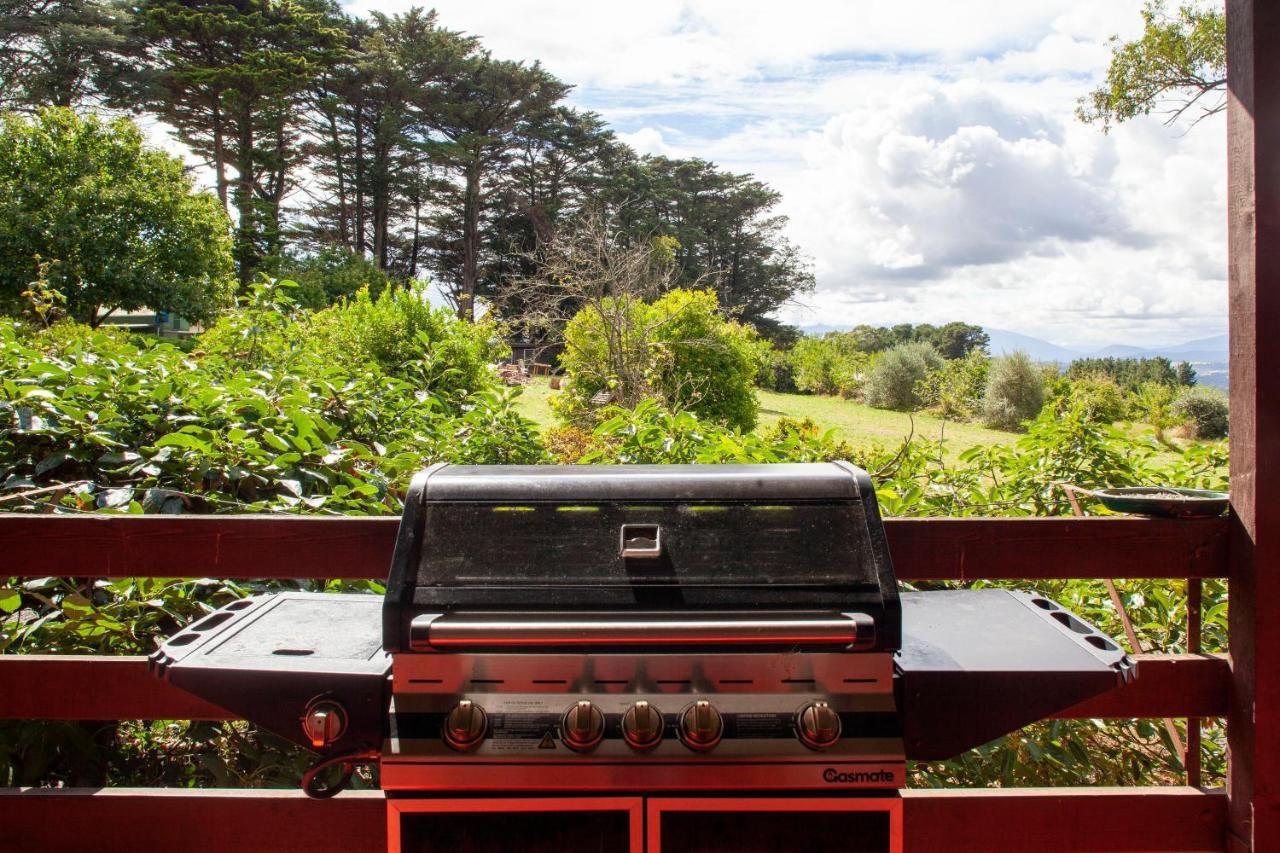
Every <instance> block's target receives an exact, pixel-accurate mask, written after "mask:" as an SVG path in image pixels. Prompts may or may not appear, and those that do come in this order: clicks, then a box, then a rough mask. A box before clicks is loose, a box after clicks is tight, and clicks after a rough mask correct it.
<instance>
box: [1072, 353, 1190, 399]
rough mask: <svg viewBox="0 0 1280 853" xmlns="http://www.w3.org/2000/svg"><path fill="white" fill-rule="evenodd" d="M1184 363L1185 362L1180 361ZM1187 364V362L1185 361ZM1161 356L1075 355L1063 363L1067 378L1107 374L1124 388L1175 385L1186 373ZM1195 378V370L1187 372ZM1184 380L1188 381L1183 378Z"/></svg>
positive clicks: (1133, 389) (1127, 389)
mask: <svg viewBox="0 0 1280 853" xmlns="http://www.w3.org/2000/svg"><path fill="white" fill-rule="evenodd" d="M1184 364H1185V362H1184ZM1187 367H1188V368H1190V365H1187ZM1180 368H1181V365H1179V367H1178V368H1175V367H1174V366H1173V364H1172V363H1171V362H1170V361H1169V359H1167V358H1165V357H1164V356H1156V357H1155V358H1114V357H1111V358H1078V359H1076V360H1075V361H1073V362H1071V364H1070V365H1069V366H1068V367H1067V378H1068V379H1085V378H1089V377H1094V376H1107V377H1110V378H1111V379H1113V380H1114V381H1115V383H1116V384H1117V385H1119V386H1120V387H1121V388H1123V389H1124V390H1125V391H1137V390H1138V389H1139V388H1140V387H1141V386H1142V385H1143V384H1144V383H1148V382H1154V383H1156V384H1158V385H1168V386H1169V387H1171V388H1173V387H1177V386H1178V385H1179V384H1180V383H1182V379H1184V378H1187V374H1186V373H1185V372H1184V371H1182V370H1181V369H1180ZM1190 378H1191V380H1192V381H1195V371H1194V370H1192V371H1191V374H1190ZM1185 384H1188V385H1189V384H1191V383H1190V382H1187V383H1185Z"/></svg>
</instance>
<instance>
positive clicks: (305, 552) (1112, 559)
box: [0, 514, 1227, 581]
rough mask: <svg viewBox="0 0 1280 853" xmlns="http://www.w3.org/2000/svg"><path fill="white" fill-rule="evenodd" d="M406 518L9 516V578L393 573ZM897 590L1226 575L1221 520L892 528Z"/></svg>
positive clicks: (918, 522) (0, 540)
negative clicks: (942, 583)
mask: <svg viewBox="0 0 1280 853" xmlns="http://www.w3.org/2000/svg"><path fill="white" fill-rule="evenodd" d="M398 525H399V519H397V518H345V517H343V518H339V517H324V516H279V515H257V516H217V515H213V516H120V515H114V516H113V515H18V514H0V554H3V555H4V568H3V569H0V574H3V575H15V576H24V577H42V576H44V575H68V576H86V575H87V576H95V577H130V576H136V577H146V576H153V577H189V578H196V577H212V578H282V579H283V578H296V579H301V578H310V579H330V578H365V579H373V580H382V579H384V578H385V577H386V575H387V569H388V567H389V566H390V564H391V552H392V549H393V547H394V545H395V536H396V529H397V527H398ZM885 528H886V533H887V536H888V539H889V548H890V551H891V553H892V554H893V561H894V567H895V569H896V571H897V575H898V578H899V579H900V580H906V581H914V580H960V581H964V580H1036V579H1051V578H1104V577H1126V578H1192V577H1223V576H1225V574H1226V567H1227V561H1226V535H1227V521H1226V519H1224V518H1215V519H1194V520H1181V521H1174V520H1163V519H1142V518H1123V517H1095V518H890V519H887V520H886V521H885Z"/></svg>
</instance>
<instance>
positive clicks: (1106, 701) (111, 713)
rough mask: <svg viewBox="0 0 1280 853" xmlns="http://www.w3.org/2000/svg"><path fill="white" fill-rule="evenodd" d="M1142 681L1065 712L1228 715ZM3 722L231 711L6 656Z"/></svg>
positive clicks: (1183, 690) (139, 671)
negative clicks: (6, 720) (9, 720)
mask: <svg viewBox="0 0 1280 853" xmlns="http://www.w3.org/2000/svg"><path fill="white" fill-rule="evenodd" d="M1138 661H1139V663H1138V667H1139V668H1138V679H1137V680H1136V681H1135V682H1134V683H1133V684H1130V685H1127V686H1125V687H1119V688H1116V689H1115V690H1112V691H1109V692H1108V693H1105V694H1103V695H1102V696H1099V697H1097V698H1095V699H1091V700H1089V701H1088V702H1085V703H1083V704H1080V705H1077V706H1076V707H1075V708H1072V709H1070V710H1069V711H1065V712H1063V713H1061V714H1059V715H1058V716H1059V717H1064V718H1090V717H1113V718H1130V717H1183V716H1188V715H1196V716H1201V717H1216V716H1222V715H1224V714H1225V713H1226V710H1227V685H1228V683H1229V677H1230V676H1229V673H1228V664H1227V661H1226V659H1225V658H1223V657H1219V656H1214V655H1140V656H1138ZM0 696H4V697H5V701H4V702H3V703H0V719H3V718H10V719H57V720H132V719H145V720H192V719H195V720H223V719H235V717H234V715H232V714H231V713H230V712H228V711H224V710H223V709H221V708H219V707H217V706H215V705H210V704H209V703H207V702H203V701H201V700H199V699H196V698H195V697H194V696H191V695H190V694H188V693H186V692H184V691H182V690H179V689H177V688H175V687H172V686H170V685H168V684H166V683H165V682H162V681H160V680H159V679H157V678H155V677H153V676H151V675H150V674H149V673H148V672H147V670H146V658H142V657H97V656H90V655H84V656H79V655H77V656H72V655H0Z"/></svg>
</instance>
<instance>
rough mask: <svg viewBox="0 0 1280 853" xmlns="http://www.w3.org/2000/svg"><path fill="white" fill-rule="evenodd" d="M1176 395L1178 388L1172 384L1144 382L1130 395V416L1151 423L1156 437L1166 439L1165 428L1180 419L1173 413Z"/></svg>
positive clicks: (1173, 424)
mask: <svg viewBox="0 0 1280 853" xmlns="http://www.w3.org/2000/svg"><path fill="white" fill-rule="evenodd" d="M1176 397H1177V389H1176V388H1175V387H1174V386H1172V385H1165V384H1164V383H1161V382H1143V383H1142V384H1141V385H1139V386H1138V389H1137V390H1136V391H1134V392H1133V393H1132V394H1130V395H1129V417H1130V419H1131V420H1135V421H1142V422H1143V423H1148V424H1151V426H1152V427H1153V428H1154V429H1155V433H1156V438H1158V439H1164V432H1165V430H1167V429H1168V428H1169V427H1172V426H1176V425H1177V423H1178V420H1179V418H1178V416H1177V415H1175V414H1174V413H1173V403H1174V399H1175V398H1176ZM1213 437H1214V438H1216V437H1217V436H1213Z"/></svg>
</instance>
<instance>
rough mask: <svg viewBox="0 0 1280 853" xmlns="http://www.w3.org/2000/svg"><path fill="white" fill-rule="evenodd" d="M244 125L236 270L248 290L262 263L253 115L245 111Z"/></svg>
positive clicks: (239, 145)
mask: <svg viewBox="0 0 1280 853" xmlns="http://www.w3.org/2000/svg"><path fill="white" fill-rule="evenodd" d="M239 122H240V127H239V131H238V139H237V142H236V170H237V171H238V172H239V174H238V175H237V176H236V189H235V206H236V214H237V216H238V219H239V222H237V224H236V243H235V255H236V272H237V274H238V276H239V278H240V288H241V290H245V289H247V288H248V286H249V281H250V280H251V279H252V278H253V273H254V270H255V269H256V268H257V266H258V251H257V248H256V246H255V245H254V241H255V237H256V236H257V233H256V232H257V219H258V217H257V210H256V208H257V202H256V200H255V199H254V192H253V189H254V187H253V115H252V113H250V112H249V110H247V109H246V110H243V111H242V112H241V114H240V116H239Z"/></svg>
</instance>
